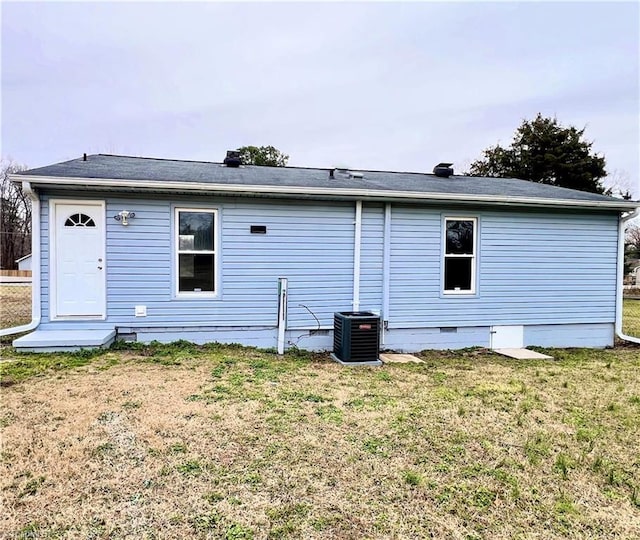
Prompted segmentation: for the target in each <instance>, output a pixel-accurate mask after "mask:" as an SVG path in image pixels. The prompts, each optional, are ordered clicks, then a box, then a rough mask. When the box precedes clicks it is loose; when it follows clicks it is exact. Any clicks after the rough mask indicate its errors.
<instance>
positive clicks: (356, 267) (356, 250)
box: [353, 201, 362, 311]
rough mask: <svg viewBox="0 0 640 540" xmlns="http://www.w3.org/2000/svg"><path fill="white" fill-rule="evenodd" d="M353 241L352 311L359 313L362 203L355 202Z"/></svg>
mask: <svg viewBox="0 0 640 540" xmlns="http://www.w3.org/2000/svg"><path fill="white" fill-rule="evenodd" d="M355 228H356V231H355V239H354V244H353V311H360V249H361V246H360V244H361V242H362V201H356V221H355Z"/></svg>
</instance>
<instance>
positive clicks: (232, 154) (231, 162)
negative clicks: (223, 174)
mask: <svg viewBox="0 0 640 540" xmlns="http://www.w3.org/2000/svg"><path fill="white" fill-rule="evenodd" d="M223 163H224V164H225V165H226V166H227V167H240V165H242V158H241V157H240V152H238V151H237V150H227V157H226V158H224V162H223Z"/></svg>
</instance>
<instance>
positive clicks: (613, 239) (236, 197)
mask: <svg viewBox="0 0 640 540" xmlns="http://www.w3.org/2000/svg"><path fill="white" fill-rule="evenodd" d="M225 161H226V163H208V162H195V161H178V160H169V159H151V158H139V157H127V156H115V155H103V154H99V155H89V156H87V155H85V156H84V157H81V158H79V159H74V160H71V161H66V162H63V163H57V164H54V165H50V166H46V167H42V168H38V169H32V170H29V171H25V172H22V173H18V174H14V175H13V176H12V179H13V180H14V181H16V182H21V183H22V186H23V189H24V190H25V192H27V193H29V194H30V196H31V197H32V200H33V204H34V216H35V218H34V222H33V237H34V241H33V265H34V268H33V271H34V294H33V302H34V304H33V311H34V319H33V322H32V323H31V324H30V325H26V326H23V327H20V329H21V330H23V331H24V330H32V332H31V333H30V334H28V335H26V336H24V337H21V338H19V339H17V340H15V341H14V345H15V346H16V347H17V348H18V349H19V350H42V351H46V350H57V349H65V348H78V347H94V346H104V345H107V344H109V343H110V342H111V341H112V340H113V339H114V338H116V337H120V338H123V339H131V340H139V341H151V340H159V341H163V342H169V341H173V340H176V339H187V340H191V341H194V342H209V341H219V342H236V343H242V344H246V345H255V346H260V347H276V346H277V347H278V349H279V350H280V351H282V350H284V349H285V348H286V347H288V346H291V345H296V346H298V347H300V348H306V349H316V350H322V349H330V348H331V346H332V328H333V316H334V313H335V312H339V311H360V310H367V311H372V312H374V313H376V314H380V316H381V318H382V327H383V331H382V347H383V348H385V349H395V350H400V351H416V350H421V349H428V348H436V349H442V348H452V349H455V348H462V347H471V346H483V347H494V348H497V347H507V346H513V347H517V346H523V345H524V346H530V345H539V346H553V347H569V346H586V347H605V346H609V345H612V344H613V341H614V332H615V331H616V329H617V330H619V328H621V326H620V320H621V305H622V301H621V291H622V263H621V261H622V252H623V251H622V250H621V245H623V242H622V240H621V237H620V235H621V234H623V229H624V223H625V222H626V220H627V219H629V218H631V217H632V216H633V215H635V214H634V213H637V207H638V206H639V204H640V203H638V202H633V201H625V200H620V199H615V198H611V197H607V196H603V195H597V194H593V193H585V192H580V191H574V190H568V189H564V188H559V187H554V186H549V185H542V184H537V183H532V182H526V181H523V180H517V179H498V178H473V177H464V176H456V175H454V174H452V173H453V171H452V170H451V169H449V168H448V164H440V165H439V166H438V167H436V169H434V173H435V174H422V173H405V172H381V171H368V170H365V171H349V170H342V169H317V168H301V167H285V168H276V167H258V166H242V165H240V166H238V163H237V162H234V160H233V159H227V160H225ZM14 330H15V329H14Z"/></svg>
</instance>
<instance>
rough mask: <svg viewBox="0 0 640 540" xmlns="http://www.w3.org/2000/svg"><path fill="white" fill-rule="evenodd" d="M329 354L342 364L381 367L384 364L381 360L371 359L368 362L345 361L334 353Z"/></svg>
mask: <svg viewBox="0 0 640 540" xmlns="http://www.w3.org/2000/svg"><path fill="white" fill-rule="evenodd" d="M329 356H330V357H331V359H332V360H335V361H336V362H338V364H340V365H341V366H351V367H358V366H375V367H380V366H381V365H382V362H381V361H380V360H369V361H368V362H344V361H342V360H340V358H338V357H337V356H336V355H335V354H333V353H331V354H330V355H329Z"/></svg>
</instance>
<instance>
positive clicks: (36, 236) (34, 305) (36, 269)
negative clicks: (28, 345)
mask: <svg viewBox="0 0 640 540" xmlns="http://www.w3.org/2000/svg"><path fill="white" fill-rule="evenodd" d="M10 178H11V177H10ZM18 178H19V177H18ZM22 191H23V192H24V193H26V194H27V195H28V196H29V199H31V322H30V323H29V324H23V325H22V326H14V327H13V328H4V329H2V330H0V336H10V335H11V334H20V333H22V332H29V331H30V330H34V329H35V328H37V327H38V325H39V324H40V313H41V309H40V198H39V197H38V194H37V193H36V192H35V191H34V190H33V189H32V188H31V184H30V183H29V182H22Z"/></svg>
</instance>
